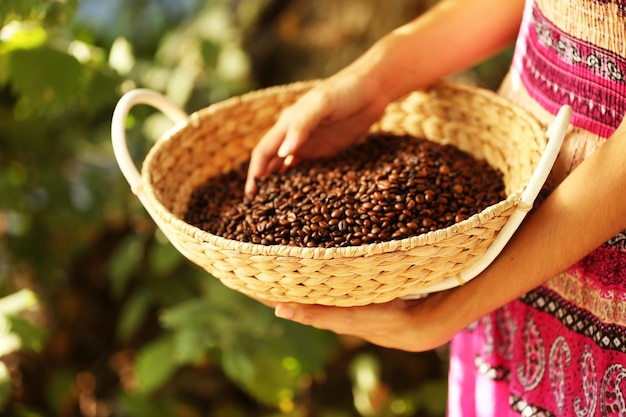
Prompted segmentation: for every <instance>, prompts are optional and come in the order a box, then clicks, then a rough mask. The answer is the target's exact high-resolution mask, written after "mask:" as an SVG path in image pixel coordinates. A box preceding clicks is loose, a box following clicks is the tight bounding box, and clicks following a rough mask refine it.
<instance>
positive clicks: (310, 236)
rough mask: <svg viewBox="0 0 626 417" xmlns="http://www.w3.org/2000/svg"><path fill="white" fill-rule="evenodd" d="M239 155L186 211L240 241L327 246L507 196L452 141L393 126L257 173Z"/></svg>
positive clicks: (454, 215)
mask: <svg viewBox="0 0 626 417" xmlns="http://www.w3.org/2000/svg"><path fill="white" fill-rule="evenodd" d="M247 169H248V166H247V163H244V164H242V165H241V166H239V167H237V168H235V169H233V170H231V171H229V172H226V173H224V174H221V175H217V176H214V177H211V178H209V179H208V180H207V181H206V183H204V184H202V185H200V186H199V187H197V188H196V189H195V190H194V192H193V193H192V195H191V198H190V200H189V203H188V207H187V208H188V210H187V213H186V215H185V221H187V222H188V223H190V224H192V225H195V226H197V227H199V228H201V229H203V230H206V231H208V232H209V233H213V234H215V235H218V236H222V237H225V238H228V239H234V240H238V241H243V242H252V243H256V244H261V245H276V244H280V245H290V246H303V247H320V248H332V247H343V246H354V245H362V244H370V243H380V242H384V241H389V240H392V239H404V238H407V237H411V236H416V235H419V234H422V233H428V232H430V231H433V230H437V229H441V228H445V227H448V226H451V225H452V224H454V223H458V222H460V221H463V220H465V219H467V218H469V217H470V216H472V215H474V214H476V213H479V212H480V211H482V210H484V209H485V208H486V207H488V206H490V205H493V204H495V203H497V202H499V201H501V200H502V199H504V198H506V195H505V193H504V184H503V179H502V174H501V173H500V172H499V171H497V170H495V169H493V168H492V167H490V166H489V165H488V164H487V163H486V162H485V161H482V160H476V159H475V158H474V157H472V156H471V155H469V154H467V153H464V152H462V151H460V150H459V149H457V148H455V147H453V146H451V145H440V144H437V143H434V142H431V141H428V140H426V139H421V138H415V137H411V136H393V135H391V134H384V133H377V134H371V135H369V137H368V138H367V139H366V140H365V141H364V142H363V143H361V144H359V145H357V146H354V147H353V148H351V149H348V150H347V151H345V152H343V153H342V154H340V155H338V156H336V157H334V158H330V159H325V160H317V161H303V162H300V163H299V164H297V165H295V166H292V167H290V168H288V169H286V170H284V171H282V172H280V173H276V174H272V175H270V176H268V177H266V178H260V179H258V180H257V188H258V192H257V194H256V195H254V196H252V197H250V196H244V194H243V190H244V182H245V176H246V172H247Z"/></svg>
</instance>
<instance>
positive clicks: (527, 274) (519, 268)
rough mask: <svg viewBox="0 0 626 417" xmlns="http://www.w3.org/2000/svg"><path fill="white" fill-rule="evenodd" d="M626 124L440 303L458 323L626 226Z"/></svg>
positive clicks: (543, 278) (539, 279)
mask: <svg viewBox="0 0 626 417" xmlns="http://www.w3.org/2000/svg"><path fill="white" fill-rule="evenodd" d="M624 155H626V126H625V125H624V123H623V124H622V126H621V127H620V129H618V131H617V132H616V133H615V134H614V135H613V137H612V138H611V139H609V140H608V141H607V142H606V143H604V144H603V145H602V146H601V147H600V148H599V149H597V150H596V151H595V152H594V154H593V155H592V156H590V157H589V158H587V159H586V160H585V161H584V162H583V163H581V165H580V166H579V167H578V168H576V169H575V170H574V171H573V172H572V173H571V174H570V175H569V176H568V177H567V178H566V179H565V180H564V181H563V182H562V183H561V184H560V185H559V186H558V187H557V188H556V189H555V190H554V191H553V192H552V194H551V195H550V196H549V197H548V198H547V199H546V200H545V201H544V202H543V203H542V204H541V205H540V206H538V207H537V208H536V209H534V210H533V211H532V212H531V214H529V216H528V218H527V219H526V220H525V221H524V223H523V224H522V225H521V226H520V228H519V230H518V231H517V233H516V234H515V235H514V237H513V239H511V241H510V242H509V244H508V245H507V246H506V247H505V249H504V250H503V252H502V253H501V254H500V256H499V257H498V258H497V259H496V260H495V261H494V263H493V264H492V265H491V266H490V267H489V268H487V269H486V270H485V271H484V272H483V273H482V274H481V275H480V276H479V277H477V279H475V280H473V281H471V282H469V283H467V284H465V285H464V286H462V287H460V288H458V291H451V292H450V293H449V294H447V295H446V297H449V299H448V300H446V301H445V303H442V304H440V307H443V308H446V309H449V310H450V313H451V314H453V315H454V316H455V317H456V320H458V322H457V327H462V326H464V325H465V324H467V321H468V320H471V319H472V318H479V317H481V316H482V315H484V314H486V313H488V312H490V311H492V310H494V309H495V308H498V307H499V306H502V305H504V304H505V303H507V302H509V301H511V300H513V299H515V298H517V297H519V296H521V295H522V294H524V293H526V292H528V291H530V290H531V289H533V288H535V287H537V286H539V285H540V284H542V283H544V282H545V281H546V280H548V279H549V278H551V277H553V276H555V275H557V274H558V273H560V272H562V271H563V270H565V269H566V268H567V267H569V266H570V265H572V264H574V263H575V262H577V261H578V260H580V259H581V258H582V257H584V256H585V255H586V254H588V253H589V252H591V251H592V250H594V249H595V248H597V247H598V246H600V245H601V244H602V243H603V242H605V241H606V240H608V239H609V238H610V237H611V236H613V235H615V234H616V233H618V232H619V231H621V230H624V229H625V228H626V192H625V189H626V164H624V162H623V161H624Z"/></svg>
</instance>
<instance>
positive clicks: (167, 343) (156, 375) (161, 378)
mask: <svg viewBox="0 0 626 417" xmlns="http://www.w3.org/2000/svg"><path fill="white" fill-rule="evenodd" d="M173 357H174V340H173V338H172V337H170V336H163V337H161V338H159V339H157V340H155V341H153V342H151V343H149V344H147V345H146V346H145V347H144V348H143V349H142V350H141V351H140V352H139V355H138V356H137V361H136V363H135V372H136V374H137V383H138V391H139V393H141V394H148V393H151V392H154V391H155V390H156V389H158V388H160V387H161V386H162V385H163V384H164V383H165V382H166V381H167V380H168V379H169V378H170V377H171V376H172V375H173V374H174V372H175V371H176V368H177V366H178V363H176V361H174V360H173Z"/></svg>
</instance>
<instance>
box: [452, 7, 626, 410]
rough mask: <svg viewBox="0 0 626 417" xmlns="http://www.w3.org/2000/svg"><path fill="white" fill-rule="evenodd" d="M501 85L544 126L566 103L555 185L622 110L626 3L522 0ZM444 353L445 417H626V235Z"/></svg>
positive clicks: (608, 131)
mask: <svg viewBox="0 0 626 417" xmlns="http://www.w3.org/2000/svg"><path fill="white" fill-rule="evenodd" d="M500 93H501V94H502V95H503V96H505V97H508V98H510V99H511V100H513V101H514V102H516V103H518V104H520V105H522V106H523V107H525V108H527V109H528V110H529V111H530V112H531V113H533V114H534V115H535V116H536V117H537V118H538V119H539V120H540V121H541V122H542V123H544V124H546V125H547V124H548V123H549V122H550V121H551V120H552V119H553V117H554V114H555V113H556V112H557V111H558V109H559V108H560V106H561V105H563V104H569V105H571V106H572V108H573V117H572V125H573V126H572V128H571V129H570V131H569V132H568V134H567V136H566V139H565V142H564V144H563V148H562V150H561V153H560V154H559V158H558V160H557V163H556V165H555V167H554V169H553V172H552V173H551V176H550V179H549V181H548V182H549V184H548V185H547V188H551V187H554V186H556V185H557V184H558V183H559V181H561V180H562V179H563V178H564V177H565V176H566V175H567V174H568V173H570V172H571V171H572V170H573V169H574V168H575V167H576V166H577V165H578V164H579V163H580V162H581V161H583V160H584V159H585V158H586V157H587V156H589V155H590V154H591V153H592V152H593V151H594V150H595V149H597V147H598V146H600V145H601V144H602V143H603V142H604V141H605V140H607V138H608V137H609V136H610V135H611V134H612V133H613V131H614V130H615V129H616V128H617V126H618V125H619V124H620V122H621V120H622V118H623V116H624V114H625V113H626V1H624V0H575V1H563V0H536V1H532V0H528V1H527V2H526V7H525V12H524V18H523V21H522V25H521V28H520V34H519V37H518V42H517V44H516V47H515V54H514V58H513V63H512V66H511V70H510V72H509V74H508V75H507V77H506V79H505V81H504V82H503V84H502V86H501V88H500ZM581 192H584V190H581ZM625 192H626V189H625ZM599 204H601V203H599ZM572 233H573V234H575V231H572ZM502 279H506V277H505V276H503V277H502ZM450 350H451V354H450V375H449V400H448V415H449V416H450V417H459V416H463V417H468V416H480V417H487V416H489V417H492V416H496V417H503V416H517V415H522V416H575V417H583V416H626V231H625V232H622V233H619V234H618V235H616V236H614V237H613V238H612V239H610V240H609V241H607V242H606V243H604V244H603V245H602V246H601V247H599V248H597V249H596V250H595V251H593V252H592V253H590V254H588V255H587V256H586V257H585V258H583V259H581V260H580V261H579V262H577V263H576V264H574V265H572V266H571V267H570V268H568V269H567V270H566V271H563V272H562V273H560V274H559V275H557V276H555V277H553V278H552V279H550V280H549V281H548V282H546V283H545V284H544V285H542V286H540V287H539V288H537V289H535V290H533V291H531V292H529V293H527V294H525V295H523V296H522V297H520V298H519V299H518V300H516V301H514V302H512V303H510V304H508V305H506V306H504V307H502V308H500V309H499V310H497V311H495V312H493V313H491V314H489V315H487V316H485V317H483V318H482V319H480V320H478V321H477V322H475V323H473V324H472V325H471V326H470V327H469V328H468V329H466V330H465V331H463V332H461V333H459V334H458V335H457V336H455V338H454V339H453V341H452V343H451V349H450Z"/></svg>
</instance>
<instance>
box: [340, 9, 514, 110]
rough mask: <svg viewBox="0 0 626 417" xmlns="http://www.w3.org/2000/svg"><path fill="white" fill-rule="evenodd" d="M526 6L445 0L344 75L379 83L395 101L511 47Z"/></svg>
mask: <svg viewBox="0 0 626 417" xmlns="http://www.w3.org/2000/svg"><path fill="white" fill-rule="evenodd" d="M523 8H524V1H523V0H508V1H493V0H491V1H489V0H445V1H442V2H440V3H438V4H437V5H436V6H434V7H433V8H431V9H430V10H429V11H427V12H426V13H424V14H423V15H421V16H420V17H418V18H416V19H415V20H413V21H412V22H409V23H407V24H406V25H404V26H402V27H400V28H398V29H396V30H394V31H393V32H391V33H390V34H388V35H387V36H385V37H383V38H382V39H381V40H380V41H379V42H377V43H376V44H374V45H373V46H372V47H371V48H370V49H369V50H368V51H367V52H366V53H365V54H364V55H363V56H361V57H360V58H359V59H358V60H356V61H355V62H354V63H353V64H352V65H350V66H349V67H347V68H346V69H345V70H344V71H352V72H353V73H355V74H359V75H361V76H364V77H367V78H368V79H370V80H374V81H375V82H377V83H378V84H379V86H380V91H381V92H382V93H383V94H386V95H387V96H388V99H389V100H394V99H396V98H398V97H401V96H403V95H404V94H406V93H408V92H410V91H412V90H414V89H417V88H421V87H425V86H428V85H429V84H431V83H433V82H435V81H437V80H439V79H441V78H442V77H445V76H448V75H450V74H453V73H456V72H458V71H460V70H463V69H466V68H468V67H470V66H471V65H474V64H476V63H478V62H480V61H482V60H484V59H485V58H486V57H488V56H490V55H492V54H494V53H496V52H498V51H500V50H501V49H503V48H504V47H506V46H508V45H510V44H511V43H512V42H513V40H514V39H515V36H516V34H517V32H518V30H519V25H520V22H521V18H522V14H523Z"/></svg>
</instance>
